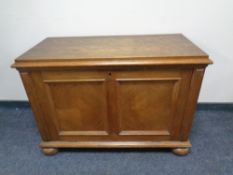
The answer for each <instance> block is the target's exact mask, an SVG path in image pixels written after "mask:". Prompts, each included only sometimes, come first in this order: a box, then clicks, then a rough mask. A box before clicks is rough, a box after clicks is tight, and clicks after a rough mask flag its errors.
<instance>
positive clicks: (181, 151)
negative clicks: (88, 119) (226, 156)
mask: <svg viewBox="0 0 233 175" xmlns="http://www.w3.org/2000/svg"><path fill="white" fill-rule="evenodd" d="M40 147H41V149H42V151H43V152H44V154H46V155H53V154H56V153H57V152H58V150H57V149H58V148H172V149H173V153H174V154H177V155H186V154H188V152H189V151H188V150H189V148H190V147H192V145H191V143H190V141H184V142H181V141H159V142H153V141H146V142H135V141H132V142H97V141H96V142H94V141H93V142H67V141H66V142H63V141H50V142H42V143H41V144H40Z"/></svg>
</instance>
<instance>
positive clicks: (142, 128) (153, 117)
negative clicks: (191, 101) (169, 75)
mask: <svg viewBox="0 0 233 175" xmlns="http://www.w3.org/2000/svg"><path fill="white" fill-rule="evenodd" d="M177 82H178V80H168V79H165V80H163V79H160V80H156V79H131V80H130V79H127V80H124V79H122V80H118V108H119V130H120V135H169V129H170V126H171V121H172V114H173V111H172V110H173V102H174V98H176V95H175V93H176V91H177V86H176V85H177Z"/></svg>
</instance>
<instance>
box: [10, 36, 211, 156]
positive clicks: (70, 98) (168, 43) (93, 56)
mask: <svg viewBox="0 0 233 175" xmlns="http://www.w3.org/2000/svg"><path fill="white" fill-rule="evenodd" d="M210 63H211V60H209V58H208V55H206V54H205V53H204V52H203V51H201V50H200V49H199V48H198V47H197V46H195V45H193V44H192V43H191V42H190V41H189V40H188V39H186V38H185V37H184V36H182V35H180V34H176V35H144V36H117V37H70V38H48V39H46V40H44V41H43V42H41V43H40V44H38V45H37V46H35V47H34V48H32V49H31V50H29V51H28V52H26V53H25V54H23V55H22V56H20V57H19V58H17V59H16V62H15V64H14V65H13V67H15V68H17V69H18V70H19V72H20V75H21V77H22V80H23V83H24V86H25V89H26V92H27V95H28V98H29V100H30V103H31V105H32V109H33V112H34V114H35V117H36V121H37V123H38V127H39V130H40V133H41V137H42V140H43V142H42V144H41V147H42V149H43V151H44V152H45V154H46V153H48V154H50V153H51V154H52V153H53V152H56V151H54V150H53V149H54V148H62V147H68V148H69V147H73V148H81V147H82V148H94V147H96V148H99V147H103V148H124V147H128V148H130V147H142V148H143V147H145V148H147V147H150V148H153V147H161V148H163V147H164V148H177V149H175V150H176V151H175V150H174V152H178V153H177V154H182V153H184V152H185V151H184V150H185V149H184V148H188V147H191V144H190V143H189V141H188V135H189V132H190V128H191V124H192V119H193V114H194V112H195V106H196V102H197V98H198V94H199V90H200V86H201V82H202V77H203V75H204V70H205V67H206V66H207V65H208V64H210ZM178 148H179V149H180V148H183V150H182V151H183V152H182V151H181V150H179V149H178ZM179 152H180V153H179Z"/></svg>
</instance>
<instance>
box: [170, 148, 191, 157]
mask: <svg viewBox="0 0 233 175" xmlns="http://www.w3.org/2000/svg"><path fill="white" fill-rule="evenodd" d="M172 152H173V153H174V154H176V155H178V156H185V155H187V154H188V153H189V148H173V149H172Z"/></svg>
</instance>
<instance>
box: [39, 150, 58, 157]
mask: <svg viewBox="0 0 233 175" xmlns="http://www.w3.org/2000/svg"><path fill="white" fill-rule="evenodd" d="M42 151H43V153H44V154H45V155H49V156H51V155H55V154H56V153H57V152H58V149H57V148H42Z"/></svg>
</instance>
